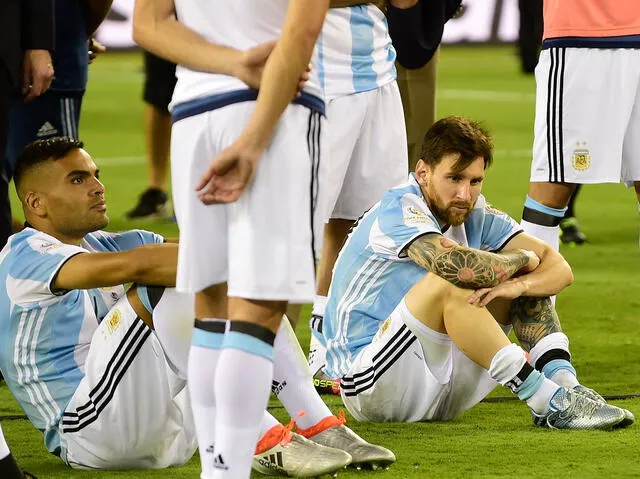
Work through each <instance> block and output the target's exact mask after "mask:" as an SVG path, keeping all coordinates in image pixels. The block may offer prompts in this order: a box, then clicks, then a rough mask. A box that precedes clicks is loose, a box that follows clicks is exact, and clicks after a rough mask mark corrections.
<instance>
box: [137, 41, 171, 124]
mask: <svg viewBox="0 0 640 479" xmlns="http://www.w3.org/2000/svg"><path fill="white" fill-rule="evenodd" d="M175 86H176V65H175V63H171V62H168V61H167V60H164V59H162V58H159V57H157V56H155V55H154V54H152V53H149V52H144V92H143V94H142V98H143V99H144V101H145V102H146V103H149V104H150V105H153V106H155V107H156V108H158V109H160V110H163V111H167V112H168V111H169V110H168V107H169V102H170V101H171V97H172V96H173V89H174V88H175Z"/></svg>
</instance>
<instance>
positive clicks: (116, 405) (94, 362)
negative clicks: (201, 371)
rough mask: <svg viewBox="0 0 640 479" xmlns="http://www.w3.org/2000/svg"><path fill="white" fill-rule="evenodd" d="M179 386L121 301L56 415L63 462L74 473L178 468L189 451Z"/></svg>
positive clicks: (192, 438) (189, 426)
mask: <svg viewBox="0 0 640 479" xmlns="http://www.w3.org/2000/svg"><path fill="white" fill-rule="evenodd" d="M184 386H185V381H183V380H181V379H179V378H178V377H177V376H176V375H175V374H174V373H173V372H172V370H171V368H170V367H169V366H168V363H167V361H166V360H165V355H164V352H163V350H162V346H161V345H160V342H159V341H158V339H157V338H156V336H155V334H154V333H153V331H151V329H149V327H148V326H147V325H146V324H145V323H144V322H143V321H142V320H141V319H139V318H138V317H137V315H136V313H135V311H134V310H133V309H132V308H131V305H130V304H129V301H128V300H127V297H126V296H124V297H122V298H120V299H119V300H118V302H116V304H115V305H114V306H113V308H111V310H110V311H109V314H107V316H106V317H105V318H104V319H103V320H102V322H101V323H100V326H98V329H97V330H96V332H95V333H94V335H93V338H92V340H91V346H90V348H89V354H88V356H87V360H86V363H85V376H84V378H83V379H82V380H81V381H80V384H79V385H78V388H77V389H76V391H75V393H74V395H73V397H72V399H71V401H70V403H69V405H68V406H67V408H66V409H65V412H64V415H63V418H62V434H61V442H62V445H63V447H64V449H65V452H66V458H65V460H66V462H67V463H68V464H69V465H70V466H71V467H73V468H75V469H158V468H165V467H169V466H177V465H182V464H184V463H186V462H187V461H189V460H190V459H191V457H192V456H193V454H194V453H195V450H196V448H197V441H196V434H195V426H194V424H193V416H192V412H191V406H190V404H189V398H188V392H187V389H186V388H185V387H184Z"/></svg>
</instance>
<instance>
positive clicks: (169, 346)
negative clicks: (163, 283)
mask: <svg viewBox="0 0 640 479" xmlns="http://www.w3.org/2000/svg"><path fill="white" fill-rule="evenodd" d="M194 317H195V312H194V297H193V295H192V294H185V293H179V292H177V291H176V290H175V289H174V288H167V289H165V290H164V293H163V294H162V298H160V301H158V304H157V305H156V307H155V308H154V309H153V328H154V330H155V333H156V336H157V337H158V340H159V341H160V344H161V345H162V348H163V350H164V353H165V355H166V357H167V360H168V361H169V364H170V366H171V367H172V369H173V370H174V371H175V372H176V374H177V375H178V376H180V377H181V378H183V379H186V377H187V360H188V358H189V349H190V348H191V337H192V335H193V318H194Z"/></svg>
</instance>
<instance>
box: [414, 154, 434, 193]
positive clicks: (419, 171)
mask: <svg viewBox="0 0 640 479" xmlns="http://www.w3.org/2000/svg"><path fill="white" fill-rule="evenodd" d="M430 174H431V168H430V167H429V165H427V163H426V162H425V161H424V160H423V159H419V160H418V163H416V180H417V181H418V184H419V185H422V186H424V185H425V184H426V183H427V177H428V176H429V175H430Z"/></svg>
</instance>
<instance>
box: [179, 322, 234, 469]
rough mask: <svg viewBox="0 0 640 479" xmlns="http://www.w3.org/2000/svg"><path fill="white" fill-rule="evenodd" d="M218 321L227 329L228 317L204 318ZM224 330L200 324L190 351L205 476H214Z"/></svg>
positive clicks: (193, 404)
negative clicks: (217, 386) (216, 382)
mask: <svg viewBox="0 0 640 479" xmlns="http://www.w3.org/2000/svg"><path fill="white" fill-rule="evenodd" d="M202 323H215V324H216V325H218V327H219V329H220V330H221V331H224V327H225V325H226V321H225V320H203V321H202ZM223 339H224V332H212V331H208V330H206V329H203V328H200V327H198V326H196V327H195V328H194V330H193V339H192V341H193V344H192V346H191V350H190V352H189V362H188V368H187V371H188V382H189V395H190V398H191V408H192V410H193V418H194V423H195V429H196V436H197V438H198V449H199V451H200V462H201V465H202V476H201V477H203V478H210V477H213V472H214V469H213V445H214V440H215V428H216V401H215V391H214V382H213V379H214V377H215V373H216V367H217V365H218V360H219V359H220V354H221V352H222V350H221V349H220V348H221V347H222V341H223Z"/></svg>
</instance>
